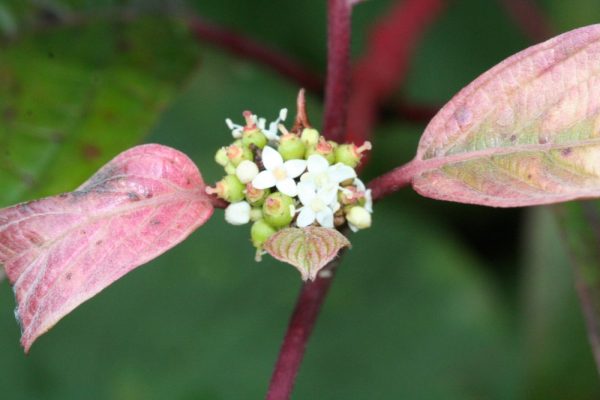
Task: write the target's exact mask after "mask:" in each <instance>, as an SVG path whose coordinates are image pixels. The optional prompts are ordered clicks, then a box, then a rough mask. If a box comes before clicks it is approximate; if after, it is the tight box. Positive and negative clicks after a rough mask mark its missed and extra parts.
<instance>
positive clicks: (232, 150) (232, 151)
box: [227, 144, 253, 167]
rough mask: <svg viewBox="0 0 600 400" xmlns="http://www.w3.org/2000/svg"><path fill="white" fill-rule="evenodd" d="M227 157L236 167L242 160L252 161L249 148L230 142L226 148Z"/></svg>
mask: <svg viewBox="0 0 600 400" xmlns="http://www.w3.org/2000/svg"><path fill="white" fill-rule="evenodd" d="M227 158H229V162H231V164H233V166H234V167H237V166H238V165H239V164H240V163H241V162H242V161H244V160H250V161H252V159H253V157H252V152H251V151H250V149H248V148H247V147H244V146H239V145H236V144H232V145H231V146H229V147H228V148H227Z"/></svg>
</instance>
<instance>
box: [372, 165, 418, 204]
mask: <svg viewBox="0 0 600 400" xmlns="http://www.w3.org/2000/svg"><path fill="white" fill-rule="evenodd" d="M421 164H423V163H422V162H419V161H415V160H413V161H411V162H409V163H407V164H404V165H402V166H400V167H398V168H394V169H393V170H391V171H390V172H388V173H386V174H383V175H381V176H379V177H377V178H375V179H373V180H372V181H371V182H369V185H368V186H369V189H371V196H373V201H376V200H380V199H382V198H383V197H385V196H387V195H389V194H391V193H393V192H395V191H397V190H398V189H401V188H403V187H404V186H407V185H408V184H410V183H411V181H412V178H413V176H415V174H416V173H418V172H419V171H420V170H421V169H422V168H423V166H422V165H421Z"/></svg>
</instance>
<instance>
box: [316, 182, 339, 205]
mask: <svg viewBox="0 0 600 400" xmlns="http://www.w3.org/2000/svg"><path fill="white" fill-rule="evenodd" d="M317 196H319V199H321V201H322V202H323V203H325V204H327V205H330V204H332V203H333V202H334V201H336V200H337V187H335V186H331V187H327V188H320V189H319V191H318V192H317Z"/></svg>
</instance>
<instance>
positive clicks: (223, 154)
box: [215, 147, 229, 167]
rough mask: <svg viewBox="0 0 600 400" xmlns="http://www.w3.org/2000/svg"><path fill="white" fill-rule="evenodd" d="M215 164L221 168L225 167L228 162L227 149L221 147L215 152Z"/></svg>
mask: <svg viewBox="0 0 600 400" xmlns="http://www.w3.org/2000/svg"><path fill="white" fill-rule="evenodd" d="M215 162H216V163H217V164H219V165H221V166H223V167H224V166H226V165H227V163H228V162H229V158H227V149H226V148H225V147H221V148H220V149H219V150H217V154H215Z"/></svg>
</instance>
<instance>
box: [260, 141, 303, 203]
mask: <svg viewBox="0 0 600 400" xmlns="http://www.w3.org/2000/svg"><path fill="white" fill-rule="evenodd" d="M262 162H263V165H264V166H265V170H264V171H261V172H260V173H259V174H258V175H256V177H255V178H254V179H253V180H252V186H254V187H255V188H256V189H267V188H271V187H273V186H275V187H276V188H277V190H279V191H280V192H281V193H283V194H285V195H287V196H290V197H294V196H296V195H297V194H298V188H297V186H296V182H295V181H294V178H297V177H298V176H300V174H302V173H303V172H304V170H305V169H306V160H288V161H286V162H283V157H281V154H279V152H278V151H277V150H275V149H273V148H272V147H269V146H265V148H264V149H263V150H262Z"/></svg>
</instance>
